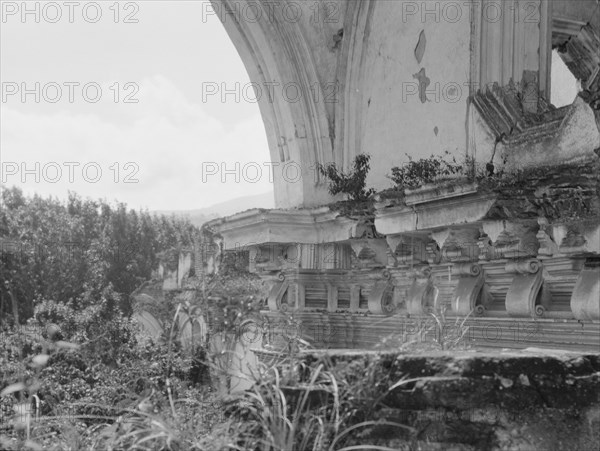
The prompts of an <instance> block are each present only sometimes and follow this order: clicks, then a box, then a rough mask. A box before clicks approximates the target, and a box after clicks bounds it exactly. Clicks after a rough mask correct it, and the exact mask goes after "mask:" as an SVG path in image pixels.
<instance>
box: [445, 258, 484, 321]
mask: <svg viewBox="0 0 600 451" xmlns="http://www.w3.org/2000/svg"><path fill="white" fill-rule="evenodd" d="M452 274H453V275H456V276H458V277H459V281H458V284H457V285H456V289H455V290H454V295H453V297H452V312H453V313H455V314H457V315H460V316H466V315H470V314H472V313H473V314H475V315H477V316H481V315H483V313H484V311H485V301H486V300H485V299H482V296H485V293H483V290H484V282H485V278H484V277H483V270H482V269H481V266H479V265H478V264H476V263H460V264H456V265H454V266H453V267H452ZM480 300H483V301H484V302H483V303H480V304H478V301H480Z"/></svg>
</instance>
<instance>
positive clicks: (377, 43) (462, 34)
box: [357, 2, 470, 189]
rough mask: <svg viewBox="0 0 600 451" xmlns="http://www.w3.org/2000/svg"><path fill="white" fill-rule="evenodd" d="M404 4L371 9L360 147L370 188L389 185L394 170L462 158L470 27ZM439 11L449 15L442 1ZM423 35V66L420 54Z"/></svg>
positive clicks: (464, 141) (464, 139) (466, 23)
mask: <svg viewBox="0 0 600 451" xmlns="http://www.w3.org/2000/svg"><path fill="white" fill-rule="evenodd" d="M401 3H411V4H414V2H380V3H378V5H377V7H376V8H375V10H374V12H373V17H372V19H371V25H370V28H371V30H370V35H369V39H368V42H367V43H366V50H365V51H366V56H365V61H364V78H363V80H361V87H360V90H361V93H360V94H357V95H360V97H361V101H362V104H363V105H362V106H363V109H362V114H361V116H362V121H361V122H362V130H361V134H360V149H361V151H362V152H365V153H369V154H371V155H372V157H373V158H372V162H371V167H372V169H371V173H370V177H369V184H370V185H371V186H374V187H375V188H376V189H384V188H387V187H389V186H390V181H389V180H387V179H386V178H385V175H386V174H389V173H390V168H391V167H392V166H399V165H401V164H402V163H405V162H406V161H407V159H408V158H407V156H406V154H408V155H410V156H411V157H413V159H419V158H423V157H427V156H430V155H431V154H442V153H443V152H444V151H446V150H448V151H450V152H451V153H452V154H454V155H455V156H456V157H457V160H460V159H461V158H464V153H465V147H466V132H465V119H466V111H467V108H466V105H467V97H468V93H469V90H468V77H469V73H468V67H469V61H470V59H469V58H470V56H469V44H470V23H469V20H468V16H467V15H464V16H463V17H462V19H461V20H460V21H458V22H456V23H450V22H449V21H447V20H443V17H442V13H440V14H439V15H436V14H435V13H434V14H431V15H428V16H425V19H426V20H423V19H424V17H423V16H422V14H421V13H420V11H419V13H417V14H408V12H407V11H410V10H409V9H407V6H403V5H401ZM445 3H448V2H441V4H442V7H441V8H440V11H444V9H443V4H445ZM422 32H423V36H424V39H421V41H422V42H426V44H424V45H421V46H420V47H421V48H422V49H423V50H424V52H423V57H422V61H421V62H420V63H419V62H418V61H417V56H416V55H415V49H416V47H417V44H418V43H419V42H420V40H419V37H420V36H421V33H422Z"/></svg>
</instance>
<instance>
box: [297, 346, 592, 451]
mask: <svg viewBox="0 0 600 451" xmlns="http://www.w3.org/2000/svg"><path fill="white" fill-rule="evenodd" d="M299 358H300V359H301V360H303V361H304V363H305V364H307V365H309V366H315V365H317V364H320V363H322V362H325V364H326V365H329V366H330V367H340V368H342V367H344V365H346V368H352V371H354V372H355V373H356V374H357V375H359V374H365V373H366V372H367V371H369V372H370V371H372V370H373V368H375V370H376V371H377V373H376V374H378V375H379V376H381V377H382V379H381V382H382V383H383V384H384V386H383V387H381V393H383V397H382V402H381V406H382V407H381V408H378V409H376V410H375V411H374V413H373V415H372V418H371V419H373V420H382V421H395V422H398V423H401V424H405V425H408V426H411V427H414V428H415V429H417V430H418V431H419V432H418V433H417V435H416V437H415V436H410V435H409V434H407V433H406V432H405V431H403V430H402V429H398V428H389V427H387V428H386V427H385V426H382V427H376V428H375V429H373V430H372V431H371V432H370V433H369V434H368V435H366V436H365V435H363V436H361V437H359V438H357V441H356V444H357V445H361V444H367V443H368V444H369V445H379V446H388V447H393V448H395V449H461V450H462V449H464V450H475V449H494V450H500V449H502V450H504V449H506V450H534V449H545V450H546V449H547V450H573V449H578V450H592V449H597V440H598V438H599V432H598V431H600V428H598V426H599V425H600V419H599V412H600V396H599V394H600V391H599V388H600V354H585V353H576V352H566V351H552V350H541V349H536V348H530V349H526V350H523V351H519V352H515V351H510V352H501V353H489V352H486V353H475V352H456V353H450V352H433V353H429V352H428V353H426V354H423V355H399V354H398V353H394V352H386V353H376V352H357V351H341V350H338V351H332V350H330V351H311V352H306V353H304V354H302V355H301V356H300V357H299ZM374 366H375V367H374ZM367 369H368V370H367ZM357 377H359V376H357ZM402 378H406V379H417V380H416V381H413V382H410V383H408V384H405V385H403V386H400V387H398V388H395V389H394V390H392V391H389V388H390V387H391V386H392V384H395V383H396V382H397V381H400V380H401V379H402ZM418 378H422V379H421V380H418ZM409 445H410V446H413V447H412V448H411V447H407V446H409ZM414 446H417V448H414ZM419 446H422V447H423V448H419Z"/></svg>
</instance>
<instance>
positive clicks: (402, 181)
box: [390, 151, 470, 190]
mask: <svg viewBox="0 0 600 451" xmlns="http://www.w3.org/2000/svg"><path fill="white" fill-rule="evenodd" d="M406 156H407V157H408V163H406V164H405V165H404V166H402V167H393V168H392V175H391V176H390V178H391V179H392V181H393V182H394V183H395V185H396V187H397V188H398V189H400V190H404V189H416V188H419V187H420V186H422V185H426V184H428V183H434V182H436V181H437V180H439V179H441V178H444V177H451V176H454V175H460V174H463V175H467V174H466V169H467V170H468V169H469V167H470V165H469V164H468V162H467V164H465V165H462V164H458V163H457V162H456V159H455V158H454V157H452V159H451V161H448V158H449V157H450V156H451V155H450V152H448V151H446V152H445V154H444V156H440V155H431V156H430V157H429V158H421V159H420V160H416V161H414V160H413V159H412V157H411V156H410V155H406Z"/></svg>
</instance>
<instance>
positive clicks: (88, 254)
mask: <svg viewBox="0 0 600 451" xmlns="http://www.w3.org/2000/svg"><path fill="white" fill-rule="evenodd" d="M198 233H199V229H198V228H197V227H195V226H194V225H193V224H191V223H190V221H189V220H188V219H186V218H180V217H175V216H173V215H172V216H165V215H157V214H152V213H150V212H149V211H147V210H140V211H136V210H133V209H128V208H127V205H126V204H124V203H120V202H118V203H115V204H111V203H108V202H107V201H106V200H92V199H89V198H86V199H82V198H81V197H80V196H79V195H77V194H76V193H73V192H70V193H69V196H68V199H67V200H66V201H60V200H58V199H56V198H52V197H47V198H43V197H41V196H39V195H37V194H36V195H33V196H26V195H24V194H23V192H22V190H21V189H19V188H17V187H12V188H4V187H3V188H2V190H1V209H0V318H1V319H2V321H6V322H8V321H10V322H13V323H14V322H17V323H19V322H20V323H23V322H24V321H25V320H26V319H27V318H29V317H31V316H32V315H33V312H34V306H35V305H36V304H37V303H40V302H43V301H54V302H58V303H66V304H67V303H68V304H69V305H71V306H72V307H73V308H85V307H87V306H89V305H91V304H92V303H94V302H96V301H97V300H98V299H100V298H105V299H108V301H109V302H111V303H114V304H115V307H118V308H120V310H121V311H122V312H123V313H125V314H129V313H130V312H131V304H130V300H129V295H130V294H131V293H132V292H133V291H134V290H135V289H136V288H137V287H138V286H139V285H140V284H141V283H142V282H144V281H146V280H148V279H150V278H151V276H152V271H153V270H155V269H156V268H157V266H158V263H159V259H160V258H161V255H162V254H164V253H165V252H169V251H173V250H174V249H181V248H190V247H192V246H193V243H194V237H195V236H197V234H198Z"/></svg>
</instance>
